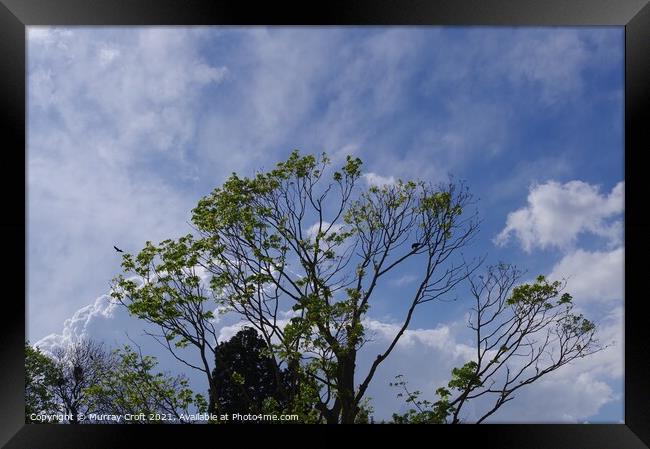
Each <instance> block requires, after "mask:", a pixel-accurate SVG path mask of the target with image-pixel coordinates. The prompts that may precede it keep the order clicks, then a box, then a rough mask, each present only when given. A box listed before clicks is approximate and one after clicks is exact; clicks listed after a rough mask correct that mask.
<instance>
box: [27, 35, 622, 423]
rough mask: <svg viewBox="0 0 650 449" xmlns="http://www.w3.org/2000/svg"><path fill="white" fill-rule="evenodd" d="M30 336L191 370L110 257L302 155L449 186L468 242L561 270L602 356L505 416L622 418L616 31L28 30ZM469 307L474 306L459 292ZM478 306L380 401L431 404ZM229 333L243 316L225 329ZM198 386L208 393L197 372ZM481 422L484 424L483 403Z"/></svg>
mask: <svg viewBox="0 0 650 449" xmlns="http://www.w3.org/2000/svg"><path fill="white" fill-rule="evenodd" d="M27 37H28V49H27V58H28V73H27V76H28V100H27V101H28V107H27V109H28V130H27V167H28V168H27V179H28V186H27V197H28V198H27V200H28V241H27V265H28V266H27V271H28V273H27V275H28V286H27V299H26V300H27V329H28V330H27V332H28V335H27V338H28V339H29V341H30V342H32V343H36V344H37V345H38V346H40V347H42V348H44V349H48V348H52V347H54V346H56V345H59V344H62V343H65V342H67V341H71V340H74V339H76V338H81V337H92V338H96V339H99V340H101V341H104V342H106V343H107V345H109V346H112V347H115V346H117V345H120V344H123V343H128V342H129V339H131V340H134V341H137V342H138V344H140V345H141V346H142V348H143V350H144V351H145V352H147V353H150V354H152V355H156V356H157V357H158V358H159V360H160V367H161V368H163V369H168V370H170V371H172V372H180V371H182V370H181V369H180V367H179V366H178V365H177V364H176V363H175V362H174V361H173V360H170V359H171V357H169V356H168V355H167V354H166V353H165V351H164V350H162V348H160V347H159V346H157V344H156V343H155V342H153V341H152V340H151V338H150V337H147V336H145V335H143V324H142V323H140V322H138V320H137V319H135V318H131V317H129V316H128V315H127V314H126V312H125V311H124V310H123V309H122V308H118V307H116V306H115V305H113V304H111V303H110V302H109V300H108V296H107V295H108V293H109V284H110V281H111V279H112V278H113V277H114V276H116V275H117V274H119V273H120V262H121V260H120V257H119V255H118V254H116V253H115V251H114V249H113V245H117V246H119V247H120V248H123V249H125V250H126V251H129V252H137V251H138V250H139V249H141V248H142V247H143V245H144V242H145V241H147V240H151V241H154V242H156V241H161V240H164V239H166V238H174V237H179V236H181V235H183V234H186V233H188V232H189V231H190V227H189V225H188V221H189V219H190V217H191V212H190V211H191V209H192V208H193V207H194V206H195V205H196V203H197V201H198V200H199V199H200V198H201V197H203V196H204V195H206V194H208V193H209V192H210V191H211V190H212V189H214V188H215V187H217V186H219V185H220V184H221V183H222V182H223V181H224V180H225V179H226V177H227V176H228V175H229V174H230V173H232V172H237V173H239V174H242V175H252V174H254V173H255V171H257V170H263V169H269V168H272V167H273V166H274V165H275V163H277V162H279V161H281V160H283V159H286V157H287V156H288V155H289V153H290V152H291V151H292V150H294V149H299V150H300V151H301V152H302V153H305V154H306V153H313V154H318V153H321V152H323V151H325V152H327V153H328V154H329V155H330V156H331V158H332V160H333V162H334V163H340V162H341V161H343V160H344V158H345V155H348V154H350V155H353V156H356V157H360V158H361V159H362V160H363V162H364V164H363V169H364V172H365V173H366V177H365V178H364V179H365V180H366V181H367V182H368V183H373V182H374V183H377V182H379V183H382V182H384V183H385V182H391V181H392V180H395V179H398V178H401V179H415V178H419V179H423V180H426V181H431V182H434V183H435V182H440V181H444V180H446V179H447V177H448V175H449V174H452V175H453V176H454V177H455V178H456V179H462V180H464V181H465V182H466V183H467V185H468V186H469V188H470V191H471V192H472V193H473V194H474V197H475V198H476V199H477V203H476V207H477V208H478V213H479V215H480V218H481V220H482V222H481V227H480V232H479V235H478V237H477V239H476V240H475V241H474V242H473V243H472V245H471V247H468V248H466V249H465V251H466V252H467V253H468V254H470V255H472V256H479V255H484V256H486V263H487V264H491V263H497V262H500V261H504V262H508V263H513V264H516V265H517V266H519V267H521V268H523V269H525V270H527V273H529V275H530V276H529V278H531V279H532V277H533V276H536V275H538V274H544V275H548V276H550V277H552V278H556V279H561V278H566V279H568V286H567V291H570V292H571V294H572V295H573V296H574V298H575V304H576V308H577V309H578V310H579V311H581V312H583V313H584V314H585V316H587V317H589V318H592V319H593V320H594V321H595V322H596V323H597V324H598V325H599V328H600V331H599V337H600V340H601V341H602V342H603V343H607V344H609V345H610V346H609V347H608V348H607V349H605V350H604V351H602V352H600V353H598V354H596V355H593V356H591V357H588V358H586V359H583V360H581V361H579V362H576V363H573V364H571V365H569V366H566V367H564V368H563V369H560V370H558V371H557V372H555V373H553V374H551V375H549V376H548V377H546V378H543V379H542V380H540V381H539V382H537V383H535V384H533V385H531V386H529V388H528V389H522V390H525V391H523V392H522V393H521V394H519V395H518V396H517V398H516V399H515V400H513V401H511V402H509V403H508V404H506V405H505V406H504V407H503V408H502V409H501V410H499V412H497V413H496V414H495V415H493V417H492V420H491V421H492V422H622V420H623V418H624V416H623V386H624V383H623V344H624V342H623V316H624V315H623V313H624V303H623V301H624V298H623V296H624V295H623V292H624V284H623V254H624V241H623V238H624V236H623V225H622V223H623V213H624V198H623V192H624V172H623V170H624V153H623V139H624V131H623V87H624V84H623V80H624V78H623V75H624V66H623V61H624V40H623V38H624V32H623V28H622V27H598V28H587V27H582V28H491V27H320V28H319V27H287V28H282V27H273V28H264V27H243V28H239V27H189V28H180V27H137V28H131V27H113V28H111V27H95V28H86V27H70V28H51V27H28V28H27ZM412 269H414V267H408V266H407V267H405V268H404V269H403V270H402V271H400V272H398V273H397V274H396V275H395V276H394V277H393V278H391V279H389V280H388V281H387V283H386V284H385V285H384V286H383V288H382V289H381V290H380V294H379V295H378V298H377V301H376V303H373V305H372V307H371V310H370V311H369V321H368V322H367V327H368V329H370V330H372V332H374V335H375V337H374V341H373V343H371V344H369V345H368V346H367V347H364V349H363V354H362V355H361V360H360V362H359V365H360V366H362V367H363V366H366V365H367V364H368V362H369V361H370V360H371V359H372V357H374V354H377V352H375V351H380V350H381V348H383V347H385V344H386V342H387V341H388V339H389V338H391V336H392V335H394V333H395V332H396V329H397V328H396V326H397V325H398V324H399V323H400V318H401V316H402V308H400V307H399V301H396V300H394V298H395V297H399V296H400V294H403V292H404V291H408V289H409V288H413V286H414V277H413V273H412V271H410V270H412ZM461 296H462V295H461ZM469 307H470V303H469V301H468V300H467V298H463V297H459V298H457V300H456V301H450V302H440V303H435V304H427V305H426V306H423V308H422V310H421V311H419V313H418V314H417V316H416V318H415V319H414V321H413V323H412V325H411V326H410V328H409V331H408V332H407V333H406V334H405V337H404V338H403V339H402V341H401V342H400V344H399V345H398V347H397V349H396V351H395V353H393V355H391V357H390V358H389V359H388V360H387V361H386V362H385V363H384V364H383V365H381V368H380V369H379V370H378V373H377V376H376V378H375V380H374V381H373V384H372V386H371V388H370V389H369V391H368V395H369V396H370V397H372V403H373V406H374V409H375V416H376V417H378V418H380V419H381V418H388V417H390V415H391V413H392V412H395V411H404V410H405V406H404V404H403V401H402V400H400V399H398V398H396V393H397V391H393V389H391V388H390V387H389V386H388V383H389V382H390V381H392V380H393V378H394V376H395V375H397V374H403V375H404V376H405V377H406V379H407V380H408V381H409V385H410V386H411V387H412V388H414V389H415V388H417V389H420V390H421V391H423V392H424V393H428V394H429V397H430V398H433V391H434V390H435V389H436V388H437V387H439V386H441V385H443V384H445V383H446V382H447V381H448V380H449V373H450V370H451V368H452V367H454V366H460V365H462V364H463V363H465V362H466V361H467V360H468V358H469V357H471V354H472V350H471V339H470V334H468V329H467V327H466V313H467V312H468V310H469ZM219 326H220V327H221V338H222V339H227V338H229V336H231V335H233V334H234V332H236V330H237V326H238V324H237V323H236V320H235V319H234V318H232V317H229V316H227V315H226V316H224V317H222V318H221V321H220V322H219ZM186 374H188V375H189V376H190V379H191V381H192V385H193V386H194V387H195V389H196V390H197V391H202V390H204V389H206V385H204V383H205V382H204V380H203V379H202V378H201V377H200V376H197V375H196V374H195V373H186ZM469 412H470V415H471V413H474V412H473V411H472V410H471V409H470V410H469Z"/></svg>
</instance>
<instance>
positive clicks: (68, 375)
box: [52, 339, 113, 424]
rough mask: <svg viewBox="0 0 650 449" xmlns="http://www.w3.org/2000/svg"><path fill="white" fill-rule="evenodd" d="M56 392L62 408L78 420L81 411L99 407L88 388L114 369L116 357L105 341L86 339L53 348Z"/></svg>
mask: <svg viewBox="0 0 650 449" xmlns="http://www.w3.org/2000/svg"><path fill="white" fill-rule="evenodd" d="M52 360H53V363H54V373H55V374H54V379H53V392H54V396H55V399H56V401H57V404H58V406H59V407H60V409H61V411H63V412H64V413H65V414H67V415H70V416H71V418H70V423H71V424H78V423H79V422H80V419H79V417H80V416H81V415H87V414H88V413H90V412H92V411H94V410H95V406H96V404H95V403H94V402H93V401H92V400H90V398H89V397H88V396H87V389H88V388H89V387H91V386H93V385H96V384H98V383H99V382H101V380H102V379H103V378H104V376H106V375H108V373H109V372H110V369H111V366H112V363H113V361H112V360H111V356H110V353H108V352H107V351H105V350H104V347H103V344H101V343H98V342H95V341H93V340H89V339H84V340H79V341H77V342H74V343H71V344H69V345H68V346H65V347H57V348H55V349H54V350H53V351H52Z"/></svg>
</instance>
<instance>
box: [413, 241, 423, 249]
mask: <svg viewBox="0 0 650 449" xmlns="http://www.w3.org/2000/svg"><path fill="white" fill-rule="evenodd" d="M420 246H422V245H421V244H420V243H418V242H415V243H414V244H412V245H411V249H418V248H419V247H420Z"/></svg>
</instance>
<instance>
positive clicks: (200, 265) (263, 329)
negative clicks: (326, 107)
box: [112, 151, 478, 423]
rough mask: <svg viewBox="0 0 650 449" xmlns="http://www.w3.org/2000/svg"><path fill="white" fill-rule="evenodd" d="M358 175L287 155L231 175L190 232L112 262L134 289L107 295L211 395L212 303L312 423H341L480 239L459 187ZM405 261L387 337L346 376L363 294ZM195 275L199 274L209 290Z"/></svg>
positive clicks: (357, 344) (454, 280)
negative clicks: (200, 376)
mask: <svg viewBox="0 0 650 449" xmlns="http://www.w3.org/2000/svg"><path fill="white" fill-rule="evenodd" d="M361 176H362V174H361V160H360V159H358V158H352V157H350V156H348V157H347V159H346V162H345V164H344V165H343V167H341V169H339V170H332V169H331V162H330V160H329V158H328V157H327V156H326V155H325V154H323V155H321V156H320V157H315V156H312V155H306V156H301V155H300V154H299V153H298V152H297V151H294V152H293V153H292V154H291V156H290V157H289V158H288V160H287V161H285V162H281V163H279V164H277V166H276V168H275V169H273V170H271V171H269V172H266V173H258V174H257V175H256V176H254V177H252V178H247V177H244V178H242V177H239V176H238V175H236V174H233V175H232V176H231V177H230V178H228V180H227V181H226V182H225V183H224V184H223V186H221V187H219V188H216V189H215V190H214V191H213V192H212V193H211V194H210V195H208V196H206V197H205V198H203V199H201V200H200V201H199V203H198V205H197V207H196V208H195V209H194V210H193V217H192V223H193V226H194V230H195V234H188V235H186V236H184V237H181V238H180V239H178V240H176V241H173V240H165V241H163V242H161V243H160V244H159V245H153V244H152V243H151V242H147V243H146V245H145V248H144V249H143V250H142V251H141V252H140V253H139V254H138V255H137V256H136V257H133V256H131V255H130V254H124V255H123V262H122V267H123V269H124V271H125V274H126V275H131V276H137V277H138V278H140V279H142V280H143V281H142V282H141V283H138V282H136V281H135V280H134V279H133V278H127V277H125V276H124V275H120V276H118V277H117V278H116V279H115V283H114V289H113V293H112V294H113V296H114V297H115V298H116V299H118V300H119V302H120V303H122V304H123V305H125V306H126V307H128V309H129V311H130V312H131V313H132V314H133V315H135V316H137V317H139V318H141V319H144V320H146V321H149V322H151V323H154V324H156V325H158V326H159V328H160V329H161V333H160V334H159V335H158V338H159V339H160V341H161V342H162V343H163V344H166V347H167V348H168V349H169V350H170V351H171V353H172V354H174V356H175V357H177V359H178V360H180V361H181V362H183V363H185V364H186V365H188V366H192V367H193V368H196V369H199V370H201V371H203V372H204V373H205V374H206V376H207V379H208V384H209V390H210V398H213V397H216V396H217V395H218V392H217V391H216V385H215V384H214V381H213V380H212V378H211V376H210V373H211V369H210V362H209V360H210V357H209V355H210V353H211V354H212V355H213V356H214V355H215V350H216V348H215V344H216V335H215V330H214V326H213V322H212V318H213V311H214V309H215V308H216V307H217V306H222V307H226V308H227V309H228V310H230V311H233V312H235V313H238V314H240V315H241V317H242V318H243V319H244V320H245V321H247V322H248V323H249V324H250V325H251V326H253V327H254V328H255V329H256V330H257V331H259V333H260V335H261V337H262V338H263V339H264V341H265V342H266V344H267V345H268V347H269V348H272V349H273V351H272V359H273V366H274V370H275V373H276V376H277V375H278V373H279V372H280V371H281V369H283V367H287V366H291V367H294V369H295V370H297V371H298V372H299V373H300V376H301V379H300V383H299V387H300V388H301V389H303V392H302V393H300V394H304V395H305V397H310V398H313V400H314V401H315V403H314V407H315V408H316V409H317V410H318V412H319V414H320V417H321V419H323V420H325V421H326V422H329V423H337V422H341V423H353V422H355V420H356V418H357V416H358V414H359V412H360V411H361V404H362V403H363V400H364V395H365V393H366V391H367V388H368V386H369V385H370V383H371V381H372V379H373V377H374V375H375V373H376V371H377V368H378V367H379V365H380V364H381V363H382V362H383V361H384V360H386V358H387V357H388V356H389V355H390V354H391V352H392V351H393V349H394V348H395V346H396V345H397V343H398V341H399V339H400V338H401V337H402V335H403V334H404V332H405V331H406V329H407V328H408V326H409V324H410V323H411V320H412V318H413V315H414V313H415V310H416V308H417V307H418V306H420V305H422V304H425V303H428V302H432V301H434V300H436V299H437V298H439V297H441V296H442V295H444V294H446V293H448V292H450V291H451V290H452V289H453V288H454V287H455V286H456V285H457V284H458V283H459V282H461V281H462V280H463V279H465V278H466V277H467V276H468V275H469V274H470V273H472V272H473V270H474V269H475V268H476V267H477V266H478V263H471V262H470V263H467V262H466V261H465V260H455V259H454V258H453V257H452V256H454V255H455V254H456V253H457V252H458V250H459V249H460V248H462V247H463V246H464V245H466V244H467V243H468V242H469V241H470V240H471V239H472V238H473V237H474V235H475V233H476V231H477V229H478V220H477V218H476V214H469V215H468V214H467V213H466V208H467V206H469V205H470V204H471V195H470V194H469V192H468V190H467V188H466V187H465V186H464V185H463V184H462V183H455V182H453V180H450V182H449V183H447V184H441V185H437V186H434V185H431V184H428V183H425V182H422V181H408V182H403V181H401V180H400V181H397V182H396V183H394V184H388V185H383V186H370V187H368V188H362V186H360V185H359V184H360V182H359V181H360V179H361ZM409 260H417V262H418V266H419V267H420V272H419V281H418V282H417V284H416V288H415V289H414V291H413V292H409V293H406V292H405V293H404V297H403V299H402V301H403V304H404V306H405V311H404V318H403V320H402V324H401V325H400V329H399V332H398V333H397V335H395V337H394V339H393V340H392V341H391V342H390V343H389V344H388V345H387V346H386V348H385V349H384V350H383V351H382V352H380V353H379V354H377V356H376V358H375V359H374V361H373V363H372V365H371V367H370V368H369V370H368V371H367V372H365V373H357V370H356V361H357V353H358V351H359V349H360V348H361V347H362V346H363V344H364V342H365V341H366V339H367V336H366V335H365V330H364V319H365V317H366V314H367V312H368V310H369V308H370V306H371V304H372V301H371V299H372V298H373V293H374V292H376V291H377V288H378V286H379V285H380V284H381V283H382V282H383V281H384V280H385V279H386V277H387V276H386V275H387V274H389V273H392V272H394V271H395V270H396V268H397V267H398V266H401V265H402V264H404V263H405V262H406V261H409ZM200 274H206V275H207V276H208V277H209V279H210V280H209V286H208V287H206V285H205V282H203V279H202V278H201V276H199V275H200ZM287 317H288V318H287ZM187 345H193V346H194V347H195V348H196V349H197V350H198V355H199V356H200V360H201V363H200V364H199V365H193V364H191V363H189V362H188V360H186V359H183V358H182V357H179V356H178V354H177V353H176V349H175V348H178V347H184V346H187ZM215 358H216V357H212V360H214V359H215ZM359 374H360V376H359V378H360V379H361V382H360V383H359V384H356V382H355V379H356V378H357V376H358V375H359ZM215 407H216V404H215V403H214V401H213V400H212V399H211V400H210V409H214V408H215Z"/></svg>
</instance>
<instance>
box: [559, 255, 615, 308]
mask: <svg viewBox="0 0 650 449" xmlns="http://www.w3.org/2000/svg"><path fill="white" fill-rule="evenodd" d="M623 262H624V250H623V248H622V247H621V248H616V249H614V250H612V251H593V252H590V251H585V250H583V249H577V250H575V251H572V252H570V253H568V254H566V255H565V256H564V257H563V258H562V259H561V260H560V261H559V262H558V263H557V264H556V265H555V266H554V267H553V269H552V270H551V273H550V274H549V278H551V279H566V280H567V282H568V284H567V291H570V292H571V294H572V295H573V297H574V298H575V300H576V304H585V303H587V302H589V301H599V302H617V303H620V302H621V301H622V300H623V293H624V292H623V286H624V281H623V276H624V273H625V269H624V263H623Z"/></svg>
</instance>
